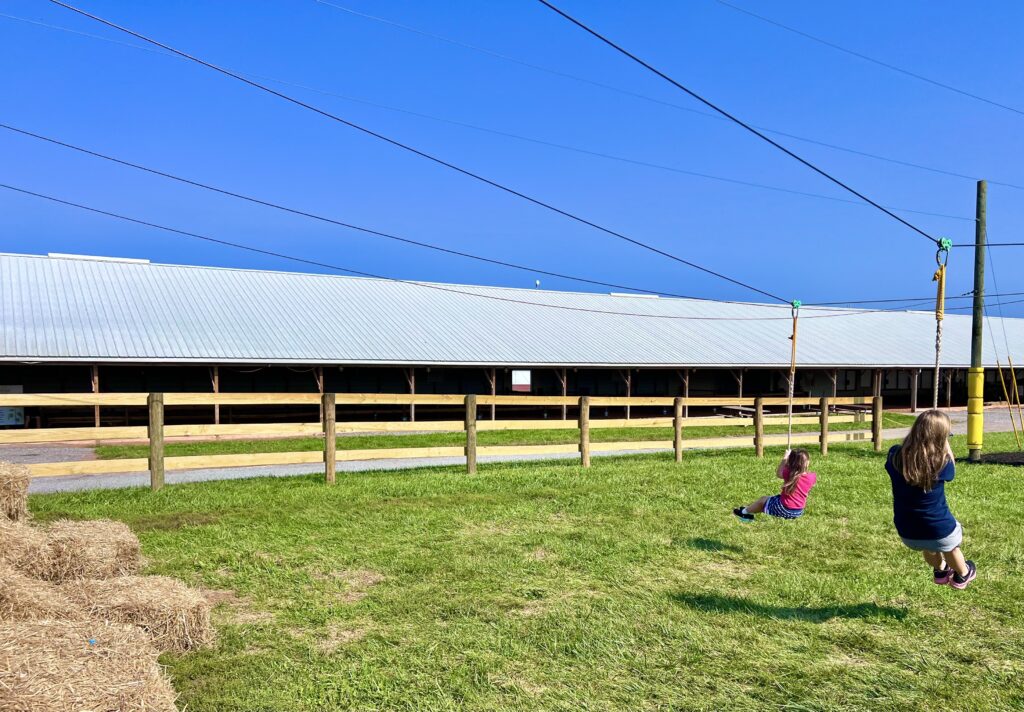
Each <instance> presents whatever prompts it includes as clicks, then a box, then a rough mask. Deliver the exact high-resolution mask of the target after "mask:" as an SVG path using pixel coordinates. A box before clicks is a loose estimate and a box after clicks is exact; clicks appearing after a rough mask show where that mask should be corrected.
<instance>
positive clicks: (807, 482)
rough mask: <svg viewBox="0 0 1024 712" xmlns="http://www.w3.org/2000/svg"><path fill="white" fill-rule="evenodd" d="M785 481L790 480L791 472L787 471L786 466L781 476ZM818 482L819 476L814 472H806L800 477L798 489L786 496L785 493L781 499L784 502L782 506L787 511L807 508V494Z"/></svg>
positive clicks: (797, 484)
mask: <svg viewBox="0 0 1024 712" xmlns="http://www.w3.org/2000/svg"><path fill="white" fill-rule="evenodd" d="M779 477H781V478H782V479H783V480H786V479H788V477H789V470H788V469H786V467H785V465H783V467H782V472H781V473H780V474H779ZM817 482H818V475H817V473H814V472H805V473H804V474H802V475H800V481H799V482H797V483H796V487H795V488H794V489H793V491H792V492H790V493H789V494H786V493H785V492H783V493H782V494H781V495H780V496H779V499H780V501H781V502H782V506H783V507H785V508H786V509H803V508H804V507H805V506H807V494H808V493H809V492H810V491H811V488H812V487H814V485H815V484H816V483H817Z"/></svg>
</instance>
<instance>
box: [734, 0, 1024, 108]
mask: <svg viewBox="0 0 1024 712" xmlns="http://www.w3.org/2000/svg"><path fill="white" fill-rule="evenodd" d="M715 2H717V3H718V4H719V5H723V6H725V7H728V8H730V9H732V10H735V11H736V12H741V13H743V14H744V15H747V16H749V17H753V18H755V19H757V20H760V21H761V22H765V23H768V24H769V25H774V26H775V27H778V28H781V29H783V30H786V31H787V32H792V33H793V34H794V35H799V36H800V37H803V38H805V39H808V40H811V41H812V42H817V43H818V44H821V45H824V46H826V47H830V48H832V49H834V50H837V51H839V52H843V53H845V54H848V55H850V56H851V57H856V58H857V59H861V60H864V61H865V62H871V63H872V64H876V65H878V66H879V67H884V68H885V69H888V70H890V71H893V72H897V73H899V74H903V75H905V76H908V77H911V78H912V79H917V80H918V81H922V82H925V83H927V84H931V85H932V86H936V87H939V88H940V89H945V90H947V91H951V92H954V93H956V94H960V95H961V96H966V97H968V98H970V99H974V100H976V101H980V102H983V103H985V104H989V105H991V106H995V107H998V108H1000V109H1006V110H1007V111H1012V112H1013V113H1015V114H1020V115H1022V116H1024V111H1021V110H1020V109H1017V108H1014V107H1012V106H1007V105H1006V104H1000V103H999V102H998V101H993V100H992V99H986V98H985V97H983V96H978V95H977V94H972V93H971V92H969V91H965V90H963V89H959V88H957V87H955V86H952V85H950V84H945V83H943V82H940V81H937V80H935V79H931V78H930V77H926V76H924V75H921V74H918V73H917V72H912V71H910V70H909V69H904V68H903V67H897V66H896V65H895V64H889V63H888V62H883V61H882V60H880V59H875V58H874V57H870V56H868V55H866V54H862V53H860V52H856V51H854V50H852V49H848V48H846V47H843V46H841V45H838V44H836V43H835V42H830V41H828V40H826V39H822V38H821V37H815V36H814V35H812V34H810V33H809V32H804V31H803V30H798V29H796V28H795V27H791V26H789V25H785V24H783V23H781V22H779V21H778V20H773V19H771V18H769V17H765V16H764V15H758V14H757V13H756V12H752V11H750V10H747V9H745V8H742V7H740V6H738V5H733V4H732V3H731V2H726V0H715Z"/></svg>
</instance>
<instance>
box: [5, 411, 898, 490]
mask: <svg viewBox="0 0 1024 712" xmlns="http://www.w3.org/2000/svg"><path fill="white" fill-rule="evenodd" d="M788 402H789V401H788V400H787V399H786V398H775V397H771V398H643V397H640V398H636V397H633V398H603V397H601V398H592V397H587V396H584V397H582V398H567V397H562V396H475V395H469V396H462V395H416V396H413V395H401V394H397V395H390V394H384V395H381V394H372V393H371V394H351V393H344V394H334V393H327V394H324V395H323V396H320V395H319V394H307V393H286V394H276V393H246V394H223V393H222V394H210V393H166V394H164V393H149V394H144V393H143V394H140V393H102V394H94V393H88V394H0V406H39V407H55V406H65V407H66V406H68V405H76V406H77V405H83V406H97V405H121V406H124V405H146V406H147V407H148V410H149V424H148V425H147V426H125V427H98V428H44V429H24V430H7V431H0V444H2V443H32V442H75V441H102V440H148V442H149V457H148V458H131V459H118V460H88V461H76V462H49V463H34V464H31V465H29V469H30V471H31V473H32V475H33V476H34V477H58V476H64V475H103V474H118V473H125V472H142V471H146V470H148V471H149V472H150V482H151V486H152V488H153V489H159V488H160V487H161V486H162V485H163V481H164V473H165V471H167V470H170V471H176V470H191V469H209V468H230V467H247V466H271V465H299V464H319V463H323V465H324V470H325V477H326V479H327V481H328V482H333V481H334V479H335V470H336V463H337V462H346V461H359V460H388V459H412V458H415V459H421V458H422V459H430V458H465V462H466V467H467V470H468V471H469V472H475V470H476V462H477V458H478V457H494V456H509V455H527V456H529V455H533V456H545V455H568V454H579V456H580V460H581V463H582V464H583V466H584V467H589V465H590V455H591V453H608V452H619V451H626V452H644V451H655V450H674V451H675V458H676V461H680V460H682V454H683V450H685V449H691V450H692V449H717V448H738V447H749V446H750V445H751V444H752V445H753V446H754V449H755V452H756V453H757V454H758V456H762V455H763V454H764V448H765V446H771V445H779V444H784V443H785V442H786V441H787V437H786V436H785V435H766V434H765V432H764V429H765V426H769V425H783V424H785V423H787V422H788V418H787V417H786V416H780V415H766V414H765V412H764V407H765V406H766V405H776V406H779V405H785V404H787V403H788ZM793 402H794V404H795V405H803V406H806V405H815V406H817V409H818V412H817V413H816V414H811V415H807V414H805V415H794V416H793V423H794V424H796V425H806V424H812V423H817V424H818V425H819V429H820V433H815V434H809V435H808V434H799V433H798V434H795V435H793V437H792V443H793V444H810V443H818V445H819V447H820V448H821V452H822V453H823V454H827V452H828V445H829V444H830V443H835V442H855V441H865V440H867V439H868V438H869V435H868V433H867V432H866V431H856V430H855V431H842V432H834V433H830V432H829V425H830V424H835V423H863V424H864V425H865V427H866V426H868V425H870V427H871V433H870V439H871V441H872V443H873V445H874V448H875V450H876V451H877V450H880V449H881V442H882V439H881V434H882V399H881V398H880V397H875V398H862V397H849V398H796V399H794V401H793ZM215 404H220V405H237V404H246V405H266V404H274V405H282V404H283V405H320V406H321V411H322V413H323V419H322V421H321V422H319V423H272V424H263V423H258V424H224V425H213V424H194V425H166V424H165V422H164V408H165V407H166V406H177V405H215ZM380 404H398V405H409V404H417V405H452V404H462V405H463V407H464V408H465V419H464V420H462V421H435V422H431V421H421V422H401V423H399V422H376V421H364V422H348V423H345V422H342V423H338V422H336V420H335V414H336V408H337V406H338V405H380ZM488 405H496V406H505V405H535V406H561V405H567V406H570V405H571V406H574V407H578V409H579V418H578V420H503V421H498V420H484V421H478V420H477V411H478V409H479V408H480V407H481V406H488ZM625 405H634V406H668V405H671V406H672V407H673V416H672V417H655V418H638V419H625V420H624V419H596V420H591V418H590V415H591V409H592V407H593V406H601V407H607V406H625ZM686 405H692V406H737V405H742V406H747V405H749V406H752V409H753V415H752V416H749V417H748V416H737V417H721V416H715V417H707V418H687V417H683V415H682V413H683V408H684V406H686ZM867 405H870V406H871V410H870V414H868V413H867V412H858V413H854V414H845V415H837V414H833V413H832V409H833V407H834V406H867ZM701 426H734V427H741V426H746V427H749V426H753V428H754V434H753V439H752V442H751V440H748V439H746V438H743V437H735V436H733V437H713V438H696V439H688V438H686V437H685V432H686V430H687V429H688V428H691V427H701ZM602 428H666V429H668V428H671V429H672V431H673V435H674V437H673V439H672V440H639V441H623V442H591V437H590V434H591V430H592V429H602ZM497 430H576V431H578V433H579V436H578V442H575V443H563V444H548V445H483V446H480V445H478V444H477V433H478V431H497ZM460 431H461V432H464V433H465V446H462V447H408V448H364V449H338V448H337V442H336V436H337V434H338V433H389V432H391V433H403V432H404V433H408V432H460ZM220 436H241V437H246V436H248V437H264V436H270V437H282V438H288V437H302V436H307V437H318V438H321V439H322V440H323V448H322V449H321V450H305V451H289V452H267V453H246V454H229V455H190V456H182V457H165V452H164V451H165V440H166V438H175V437H220Z"/></svg>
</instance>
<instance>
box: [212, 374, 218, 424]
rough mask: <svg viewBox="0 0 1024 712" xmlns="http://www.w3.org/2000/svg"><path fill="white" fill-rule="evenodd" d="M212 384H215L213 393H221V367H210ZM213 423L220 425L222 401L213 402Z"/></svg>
mask: <svg viewBox="0 0 1024 712" xmlns="http://www.w3.org/2000/svg"><path fill="white" fill-rule="evenodd" d="M210 385H211V386H213V394H214V395H217V394H218V393H220V367H219V366H213V367H212V368H211V369H210ZM213 424H214V425H220V403H214V404H213Z"/></svg>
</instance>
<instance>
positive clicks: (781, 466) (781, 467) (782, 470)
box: [775, 450, 791, 480]
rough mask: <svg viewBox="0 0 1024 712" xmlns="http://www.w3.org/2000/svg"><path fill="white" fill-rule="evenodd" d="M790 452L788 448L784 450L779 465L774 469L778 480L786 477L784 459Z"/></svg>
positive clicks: (787, 458) (786, 458)
mask: <svg viewBox="0 0 1024 712" xmlns="http://www.w3.org/2000/svg"><path fill="white" fill-rule="evenodd" d="M790 452H791V451H790V450H786V454H785V455H783V456H782V459H781V460H779V466H778V467H777V468H776V469H775V476H776V477H778V478H779V479H780V480H784V479H786V474H785V469H786V461H787V460H789V453H790Z"/></svg>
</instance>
